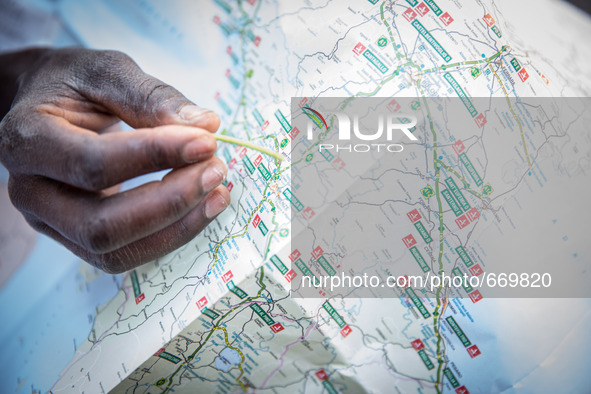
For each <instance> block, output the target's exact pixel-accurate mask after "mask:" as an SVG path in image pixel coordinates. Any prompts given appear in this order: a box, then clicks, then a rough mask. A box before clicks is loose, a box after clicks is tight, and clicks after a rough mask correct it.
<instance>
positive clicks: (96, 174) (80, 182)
mask: <svg viewBox="0 0 591 394" xmlns="http://www.w3.org/2000/svg"><path fill="white" fill-rule="evenodd" d="M65 166H66V168H64V173H65V174H69V177H70V180H71V182H72V183H73V184H74V185H75V186H79V187H81V188H83V189H86V190H93V191H97V190H102V189H105V188H106V187H108V186H109V185H108V184H107V179H106V176H105V161H104V159H103V155H102V153H101V151H100V149H99V148H98V147H97V146H94V147H93V148H92V149H81V150H79V151H74V152H71V154H70V155H69V156H68V158H67V159H66V161H65Z"/></svg>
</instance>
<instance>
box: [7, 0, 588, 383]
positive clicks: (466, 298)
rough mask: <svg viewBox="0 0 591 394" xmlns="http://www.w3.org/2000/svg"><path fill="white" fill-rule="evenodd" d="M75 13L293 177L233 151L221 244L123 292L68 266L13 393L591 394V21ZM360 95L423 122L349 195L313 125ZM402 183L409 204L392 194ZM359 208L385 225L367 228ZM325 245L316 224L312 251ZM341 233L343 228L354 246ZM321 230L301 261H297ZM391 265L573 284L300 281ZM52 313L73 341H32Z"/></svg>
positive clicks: (194, 252) (477, 4)
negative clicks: (312, 188) (331, 103)
mask: <svg viewBox="0 0 591 394" xmlns="http://www.w3.org/2000/svg"><path fill="white" fill-rule="evenodd" d="M58 4H59V12H60V15H61V16H62V18H63V19H64V20H65V21H66V23H68V24H69V26H70V27H71V29H72V31H73V32H74V33H75V34H76V35H77V36H78V37H79V38H80V40H81V41H82V42H83V43H85V44H86V45H88V46H90V47H96V48H105V47H108V48H114V49H119V50H122V51H125V52H127V53H129V54H130V55H131V56H132V57H133V58H134V59H135V60H136V61H137V62H138V63H139V64H140V66H142V67H143V68H144V69H145V70H146V71H147V72H150V73H152V74H154V75H156V76H157V77H159V78H161V79H163V80H164V81H166V82H167V83H170V84H172V85H173V86H176V87H178V88H179V89H180V90H181V91H182V92H183V93H184V94H186V95H187V97H189V98H190V99H192V100H194V101H196V102H198V103H200V104H201V105H203V106H207V107H208V108H211V109H213V110H215V111H216V112H217V113H219V114H220V116H221V118H222V126H221V128H220V131H219V132H221V133H224V134H227V135H230V136H234V137H238V138H242V139H247V140H249V141H251V142H254V143H256V144H259V145H263V146H265V147H267V148H270V149H272V150H274V151H277V152H280V153H281V154H282V155H283V156H284V157H285V160H283V161H279V160H276V159H274V158H272V157H268V156H265V155H263V154H259V153H258V152H255V151H252V150H248V149H245V148H242V147H236V146H234V145H229V144H224V143H219V145H218V146H219V149H218V155H219V157H220V158H222V159H223V160H224V161H225V163H226V165H227V167H228V170H229V171H228V178H227V180H226V187H227V188H228V189H229V190H230V193H231V198H232V203H231V205H230V207H229V208H228V209H227V211H225V212H224V213H223V214H222V215H221V216H220V217H219V218H218V219H217V220H216V221H214V222H213V223H212V224H211V225H210V226H209V227H208V228H207V229H206V230H205V231H204V232H203V233H202V234H200V235H199V236H198V237H196V238H195V239H194V240H193V241H191V242H189V243H188V244H187V245H185V246H184V247H182V248H180V249H179V250H177V251H175V252H173V253H171V254H169V255H168V256H165V257H163V258H160V259H158V260H156V261H155V262H152V263H148V264H146V265H144V266H141V267H138V268H137V269H135V270H132V271H130V272H127V273H125V274H121V275H116V276H111V275H107V274H102V273H100V272H98V271H96V270H94V269H93V268H92V267H89V266H87V265H86V264H85V263H83V262H79V261H76V263H75V264H74V265H72V267H73V268H71V269H69V270H64V276H63V277H64V278H66V279H65V280H62V281H61V283H62V285H61V287H59V288H58V290H59V291H57V292H56V293H55V294H56V295H55V296H54V298H52V299H51V303H50V300H49V299H48V300H45V301H42V300H39V301H38V303H37V304H36V305H43V307H40V306H37V307H36V309H34V310H33V311H31V312H30V314H29V315H25V314H24V313H23V316H22V317H19V319H20V320H19V321H22V322H23V323H22V324H24V325H26V326H27V327H28V328H27V330H26V332H25V331H23V332H18V333H16V334H15V332H8V331H7V332H1V334H2V337H3V338H6V337H14V338H18V341H17V340H16V339H15V340H14V341H12V342H10V346H9V347H8V349H9V350H10V352H8V353H7V352H5V354H4V355H3V356H2V360H3V361H4V362H6V363H7V364H8V362H9V360H10V358H9V357H13V358H14V360H15V361H14V362H13V366H12V367H11V368H9V370H8V372H5V373H3V375H2V376H3V380H4V382H7V385H8V387H9V388H12V389H13V390H16V392H23V390H24V391H28V390H29V389H31V390H33V391H35V390H39V391H42V392H46V391H49V390H50V391H51V392H52V393H67V392H86V393H95V392H96V393H100V392H105V393H106V392H115V393H163V392H164V393H168V392H171V393H172V392H177V393H178V392H187V393H194V392H204V393H234V392H265V393H266V392H275V393H281V392H289V393H291V392H301V393H304V392H305V393H323V392H327V393H338V392H343V393H359V392H368V393H380V392H400V393H406V392H420V393H435V392H436V393H470V392H471V393H489V392H584V391H586V390H588V388H589V387H590V386H591V377H590V376H589V374H588V364H589V361H590V357H589V354H591V353H590V352H591V339H590V338H589V335H588V329H587V327H588V326H589V324H591V301H590V298H589V295H588V294H587V292H588V290H586V288H587V287H589V286H584V285H580V284H581V283H583V284H584V283H589V279H591V278H589V275H590V272H589V268H590V267H589V262H590V261H591V246H590V245H589V243H588V236H586V234H585V232H586V230H585V228H586V227H585V225H586V224H587V223H588V222H589V219H591V214H590V213H589V210H588V202H587V200H588V198H587V196H588V195H589V192H590V191H591V190H590V188H589V177H588V174H589V171H591V136H590V135H589V133H585V132H584V131H585V129H584V125H585V124H588V121H589V120H590V119H588V118H589V112H588V111H586V110H585V109H586V108H588V107H586V105H589V102H588V100H587V101H585V100H586V99H585V97H588V96H589V95H590V93H591V75H590V74H589V73H588V67H587V64H588V62H589V60H591V47H590V46H589V45H588V44H585V43H584V42H585V38H584V37H588V36H589V35H590V34H591V20H589V18H588V17H587V16H585V15H582V14H580V13H579V12H577V11H576V10H575V9H572V8H571V7H570V6H568V5H566V4H564V3H561V2H554V1H533V0H528V1H519V2H515V1H479V0H469V1H461V2H460V1H457V0H436V1H434V0H424V1H418V0H406V1H403V0H399V1H390V0H383V1H380V0H339V1H336V0H320V1H316V0H309V1H293V2H287V1H286V2H279V1H271V0H246V1H237V2H234V1H230V0H214V1H211V2H188V1H173V2H167V3H166V4H161V3H160V2H155V1H136V2H127V3H126V2H116V1H106V0H105V1H93V2H84V3H82V2H75V1H70V0H68V1H60V2H58ZM105 21H108V22H105ZM122 37H123V38H122ZM204 92H209V93H211V95H210V96H208V97H205V98H204V97H203V94H204ZM348 97H350V98H363V97H372V98H374V99H377V100H380V99H381V101H380V102H383V106H384V108H387V109H388V110H390V111H391V112H396V111H397V110H398V107H403V108H404V110H405V111H407V112H408V113H416V115H417V117H418V118H419V120H420V119H423V123H424V125H426V126H425V127H423V128H420V127H418V128H417V130H415V131H413V133H414V135H415V136H416V137H417V141H416V142H414V143H412V144H407V145H405V151H404V153H400V156H399V157H397V159H396V162H395V164H392V166H391V167H388V168H384V166H383V164H382V165H381V166H380V162H379V160H378V159H376V161H375V162H367V163H365V164H364V165H365V167H364V171H367V172H366V174H370V175H371V176H365V175H363V174H362V175H363V176H360V178H359V177H358V178H356V179H357V180H359V179H361V180H364V182H357V181H356V182H357V183H355V184H349V183H347V182H346V181H342V182H341V181H339V179H341V178H339V177H342V178H343V179H344V178H346V176H351V177H352V175H351V173H350V172H349V173H348V172H346V171H345V170H346V169H347V167H345V164H347V165H349V164H350V163H349V162H346V161H344V159H342V158H341V156H339V155H338V153H334V152H333V153H332V154H330V153H328V154H327V153H325V154H322V152H321V151H318V150H316V148H315V147H316V146H317V145H314V144H313V142H314V141H312V142H310V141H308V142H306V136H305V134H306V130H305V128H304V127H303V126H299V127H296V112H297V111H299V110H300V109H301V108H302V107H304V106H309V108H319V107H314V103H316V105H319V104H318V103H320V101H319V99H322V98H348ZM292 98H297V99H293V100H292ZM532 98H534V99H536V100H538V101H535V105H534V104H532V103H534V102H533V101H527V100H528V99H530V100H531V99H532ZM567 98H568V100H567V101H565V99H567ZM579 98H580V99H579ZM437 99H444V101H445V102H447V103H455V104H458V106H459V107H460V109H461V110H458V111H457V112H454V114H456V113H457V114H459V115H457V118H458V121H459V118H464V117H465V118H467V119H468V120H469V127H464V126H462V127H461V128H453V127H452V126H451V125H453V124H454V121H455V120H456V119H455V115H454V116H449V113H445V111H444V110H441V107H439V106H438V104H436V102H437V101H436V100H437ZM521 99H523V101H521ZM434 100H435V101H434ZM523 102H525V103H528V104H527V105H524V104H523ZM493 103H495V104H494V105H493ZM520 103H521V104H520ZM380 105H381V104H380ZM501 106H502V109H498V108H501ZM294 109H295V112H294ZM297 114H298V115H299V116H302V113H300V112H297ZM438 116H439V117H438ZM300 120H301V121H303V122H307V121H308V118H305V117H301V119H300ZM327 120H328V119H327ZM302 124H303V123H302ZM462 124H466V123H462ZM317 125H319V126H321V127H322V126H323V124H322V123H320V122H319V123H318V124H317ZM581 125H583V127H582V126H581ZM325 126H326V131H327V132H328V133H330V130H334V129H333V126H334V125H333V124H332V123H331V124H330V125H329V124H325ZM316 142H317V141H316ZM311 144H312V145H311ZM388 163H390V162H388ZM311 170H313V171H311ZM314 174H317V175H314ZM316 176H317V177H318V179H317V180H318V182H320V183H321V184H323V185H327V184H330V185H331V187H327V190H328V192H327V193H326V196H325V197H326V198H327V199H329V198H328V197H327V196H329V197H330V198H332V200H333V201H337V203H338V204H340V205H339V206H340V207H341V208H342V211H344V212H345V214H343V215H340V214H339V213H335V212H333V211H331V210H330V209H325V210H323V205H322V204H319V203H318V202H317V201H313V200H312V199H307V198H306V194H305V193H304V191H303V190H304V189H305V187H304V184H305V182H307V181H309V180H310V179H311V178H314V177H316ZM384 185H388V186H387V187H389V188H388V189H387V190H389V191H392V193H390V192H388V193H389V194H388V195H387V196H386V197H384V193H380V190H383V188H385V187H386V186H384ZM357 205H365V206H370V207H373V208H372V209H374V210H370V211H364V212H372V213H371V214H365V213H364V214H355V212H356V211H355V207H356V206H357ZM347 212H350V214H347ZM318 218H322V220H321V219H318ZM316 219H318V220H317V222H316V224H315V225H314V226H313V225H311V224H308V223H312V222H313V221H314V220H316ZM296 222H297V223H300V225H296ZM310 228H313V229H315V230H317V231H313V232H312V233H313V237H312V238H313V240H311V241H310V238H306V234H310V232H308V233H307V232H306V231H310ZM334 228H340V229H344V230H341V233H342V234H343V237H342V238H339V237H337V236H335V234H333V233H332V229H334ZM306 229H307V230H306ZM541 229H543V231H541ZM301 234H303V235H302V239H304V242H303V243H302V245H304V246H302V247H299V245H300V243H297V245H298V248H295V246H294V245H295V244H296V237H297V236H299V235H301ZM360 234H364V235H365V236H367V237H369V238H370V239H372V240H380V239H382V241H380V242H382V243H380V245H383V244H384V242H386V243H387V244H388V245H387V247H383V248H382V247H381V246H380V248H381V249H369V250H372V253H369V252H367V253H366V254H363V253H362V252H359V250H360V249H359V250H358V249H355V247H354V246H352V245H353V244H354V243H355V239H354V238H359V236H360ZM347 237H349V238H350V239H349V238H347ZM368 247H369V246H368ZM63 258H64V259H66V258H70V257H66V256H64V257H63ZM351 258H353V259H354V261H351ZM386 260H388V261H407V262H408V261H409V262H410V263H409V264H412V266H413V267H414V269H416V270H420V271H421V272H420V273H421V274H425V275H427V274H430V273H431V274H432V273H435V274H437V273H440V272H445V273H448V274H449V275H468V276H471V277H472V276H473V277H479V278H482V275H484V271H492V270H493V269H494V268H493V267H494V266H495V262H497V261H498V262H501V261H502V262H504V263H506V264H509V265H513V266H515V267H519V269H518V270H517V272H521V271H523V270H525V271H528V270H530V269H532V267H533V268H535V267H536V266H538V267H539V266H543V264H542V262H548V261H550V262H551V263H552V264H554V266H559V267H560V270H561V272H564V273H566V274H565V277H568V278H573V282H572V283H573V285H572V286H567V287H569V288H568V289H559V290H555V291H554V292H553V293H545V294H546V295H545V296H540V297H537V296H536V297H534V296H530V297H527V295H525V296H521V295H520V296H517V297H514V298H507V297H503V296H499V295H495V296H493V295H492V293H487V292H486V289H484V290H482V291H480V290H478V289H475V288H472V287H470V286H469V284H468V285H464V286H462V287H460V288H458V289H455V290H452V291H451V292H446V291H445V290H444V289H442V288H436V289H434V290H433V289H431V290H433V291H431V292H429V291H423V292H421V291H419V290H418V289H415V290H413V289H412V288H406V289H405V287H404V286H402V287H401V288H398V289H396V290H395V291H393V292H391V293H389V295H384V294H378V295H377V296H374V297H371V296H367V295H366V294H364V295H359V294H357V295H356V294H355V292H350V291H346V292H343V293H339V292H336V293H335V292H328V291H326V289H322V288H321V287H317V288H314V289H313V291H312V292H313V295H312V296H310V294H309V293H302V292H301V288H299V287H296V285H295V283H296V282H297V283H298V284H299V283H301V282H300V280H301V279H302V278H303V277H306V276H309V277H312V276H320V275H322V274H324V275H328V276H335V275H340V274H341V273H349V274H361V273H363V272H370V271H376V270H378V268H380V267H378V268H376V265H377V264H378V263H377V262H380V261H386ZM518 261H519V262H523V265H518V264H517V262H518ZM514 262H515V264H514ZM499 264H500V263H499ZM503 267H504V266H503ZM516 269H517V268H516ZM382 271H383V270H382ZM530 272H531V271H530ZM540 272H541V271H540ZM22 280H23V281H24V279H22ZM553 280H555V281H560V278H558V277H553ZM585 281H586V282H585ZM563 285H565V284H564V283H563ZM298 286H299V285H298ZM60 289H61V290H60ZM68 289H72V290H71V291H70V290H68ZM580 289H582V290H580ZM578 290H580V291H579V292H577V291H578ZM298 293H302V294H304V296H302V295H301V294H300V296H298ZM518 297H519V298H518ZM526 297H527V298H526ZM550 297H553V298H550ZM565 297H568V298H565ZM574 297H578V298H574ZM76 298H79V300H78V303H79V304H82V301H81V300H88V302H87V304H86V306H83V305H79V306H78V307H77V310H80V313H77V314H73V316H74V317H72V319H74V318H75V317H78V316H80V317H81V318H80V323H79V324H76V325H75V328H72V329H71V330H70V331H68V332H62V333H58V331H59V330H60V324H59V322H60V321H61V322H62V324H63V325H68V317H67V311H68V308H69V304H70V303H73V301H69V300H71V299H76ZM91 299H92V301H90V300H91ZM43 302H44V303H43ZM39 303H41V304H39ZM58 307H59V310H60V312H59V313H58V314H57V315H56V314H55V313H53V312H52V311H53V309H52V308H58ZM41 310H44V311H45V312H44V313H40V311H41ZM52 313H53V315H52ZM39 315H42V316H41V317H40V316H39ZM52 316H53V317H52ZM56 316H57V317H56ZM44 319H47V321H51V322H52V325H51V327H50V326H49V323H48V324H47V328H45V330H46V331H44V332H47V333H49V334H45V333H44V334H43V335H41V334H39V333H36V332H35V330H34V328H35V327H39V326H40V325H42V324H45V323H44V322H45V320H44ZM26 322H29V323H26ZM73 326H74V325H73ZM73 331H76V332H73ZM49 338H55V340H53V341H49ZM72 338H74V344H73V345H74V346H73V348H72ZM5 342H6V341H5ZM58 345H59V346H60V350H59V351H57V353H59V354H57V355H55V359H56V361H55V362H53V365H49V364H51V363H52V361H51V360H52V357H54V353H55V352H54V351H53V350H52V349H55V347H56V346H58ZM62 345H63V346H62ZM58 356H59V357H58ZM43 364H47V365H48V366H47V369H46V370H45V371H46V372H45V373H44V376H43V377H42V378H40V377H39V376H37V374H38V372H36V371H37V370H38V368H39V365H43Z"/></svg>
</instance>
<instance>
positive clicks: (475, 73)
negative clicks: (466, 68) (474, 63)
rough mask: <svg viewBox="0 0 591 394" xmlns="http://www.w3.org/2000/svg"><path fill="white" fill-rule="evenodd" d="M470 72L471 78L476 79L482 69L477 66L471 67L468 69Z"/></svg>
mask: <svg viewBox="0 0 591 394" xmlns="http://www.w3.org/2000/svg"><path fill="white" fill-rule="evenodd" d="M470 74H472V78H474V79H476V78H478V77H479V76H480V74H482V71H480V69H479V68H478V67H472V68H471V69H470Z"/></svg>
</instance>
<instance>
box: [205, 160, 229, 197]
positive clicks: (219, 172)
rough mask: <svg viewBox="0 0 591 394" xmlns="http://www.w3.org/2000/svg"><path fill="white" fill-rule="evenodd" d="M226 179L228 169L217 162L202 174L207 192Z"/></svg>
mask: <svg viewBox="0 0 591 394" xmlns="http://www.w3.org/2000/svg"><path fill="white" fill-rule="evenodd" d="M224 179H226V171H225V168H223V167H222V165H220V164H218V163H215V164H212V165H210V166H209V167H207V168H206V169H205V171H204V172H203V175H201V185H202V187H203V190H204V191H205V192H208V191H210V190H213V188H214V187H216V186H217V185H219V184H220V183H222V182H223V181H224Z"/></svg>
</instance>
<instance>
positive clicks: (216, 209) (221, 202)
mask: <svg viewBox="0 0 591 394" xmlns="http://www.w3.org/2000/svg"><path fill="white" fill-rule="evenodd" d="M227 207H228V202H227V201H226V199H225V198H224V197H222V196H221V195H220V194H219V193H216V194H214V195H213V196H211V197H210V198H209V199H208V200H207V202H206V203H205V216H207V218H208V219H213V218H214V217H216V216H217V215H219V214H220V212H222V211H223V210H224V209H226V208H227Z"/></svg>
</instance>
